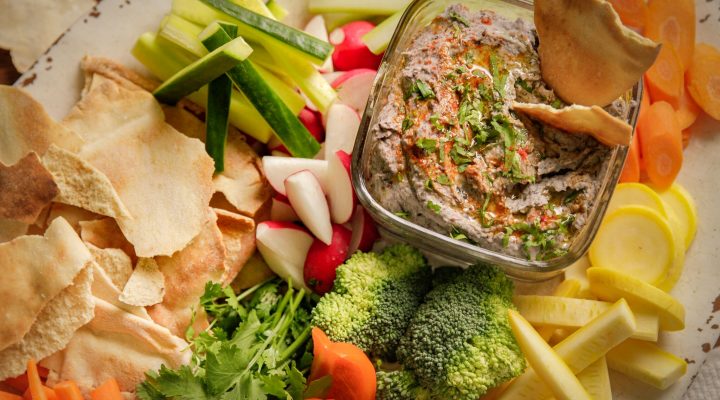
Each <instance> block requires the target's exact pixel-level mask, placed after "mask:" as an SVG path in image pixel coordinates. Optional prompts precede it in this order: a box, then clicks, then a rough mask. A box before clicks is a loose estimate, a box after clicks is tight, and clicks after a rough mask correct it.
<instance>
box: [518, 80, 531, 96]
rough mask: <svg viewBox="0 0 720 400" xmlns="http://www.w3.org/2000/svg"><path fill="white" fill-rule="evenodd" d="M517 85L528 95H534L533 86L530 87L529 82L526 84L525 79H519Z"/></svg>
mask: <svg viewBox="0 0 720 400" xmlns="http://www.w3.org/2000/svg"><path fill="white" fill-rule="evenodd" d="M515 83H517V84H518V86H520V87H521V88H523V89H524V90H525V91H526V92H528V93H532V92H533V88H532V86H530V85H529V84H528V83H527V82H525V81H524V80H523V79H518V80H517V81H515Z"/></svg>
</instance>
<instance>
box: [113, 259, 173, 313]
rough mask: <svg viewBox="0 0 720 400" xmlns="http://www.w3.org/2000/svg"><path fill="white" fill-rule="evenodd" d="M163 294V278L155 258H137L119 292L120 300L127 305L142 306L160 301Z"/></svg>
mask: <svg viewBox="0 0 720 400" xmlns="http://www.w3.org/2000/svg"><path fill="white" fill-rule="evenodd" d="M164 296H165V278H164V277H163V274H162V273H161V272H160V269H159V268H158V265H157V263H156V262H155V260H154V259H152V258H141V259H139V260H138V263H137V265H136V266H135V270H133V273H132V275H130V279H128V281H127V283H126V284H125V287H124V288H123V291H122V293H121V294H120V301H122V302H123V303H125V304H127V305H131V306H140V307H144V306H151V305H153V304H158V303H160V302H161V301H162V300H163V297H164Z"/></svg>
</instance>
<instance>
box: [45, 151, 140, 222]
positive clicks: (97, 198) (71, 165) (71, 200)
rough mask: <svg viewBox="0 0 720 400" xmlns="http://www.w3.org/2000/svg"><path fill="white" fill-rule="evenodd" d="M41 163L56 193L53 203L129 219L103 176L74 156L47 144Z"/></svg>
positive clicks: (127, 213)
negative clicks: (51, 180) (54, 184)
mask: <svg viewBox="0 0 720 400" xmlns="http://www.w3.org/2000/svg"><path fill="white" fill-rule="evenodd" d="M43 164H44V165H45V168H47V169H48V171H50V173H51V174H52V177H53V180H54V181H55V183H56V184H57V185H58V188H59V190H60V193H59V194H58V196H57V198H56V199H55V201H56V202H58V203H64V204H69V205H72V206H77V207H80V208H83V209H85V210H88V211H92V212H94V213H96V214H101V215H107V216H108V217H113V218H119V217H124V218H132V216H131V215H130V212H129V211H128V210H127V209H126V208H125V205H123V203H122V201H121V200H120V198H119V197H118V194H117V193H116V192H115V189H114V188H113V186H112V184H111V183H110V180H109V179H108V178H107V176H105V174H103V173H102V172H100V171H98V170H97V169H95V168H94V167H93V166H92V165H90V164H88V163H87V162H85V161H84V160H82V159H80V158H79V157H78V156H76V155H75V154H73V153H70V152H69V151H67V150H63V149H61V148H59V147H57V146H55V145H51V146H50V148H48V150H47V152H45V155H44V156H43Z"/></svg>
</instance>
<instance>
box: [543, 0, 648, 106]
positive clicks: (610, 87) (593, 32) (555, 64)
mask: <svg viewBox="0 0 720 400" xmlns="http://www.w3.org/2000/svg"><path fill="white" fill-rule="evenodd" d="M535 27H536V29H537V33H538V37H539V39H540V48H539V53H540V69H541V72H542V77H543V80H545V82H547V83H548V85H550V87H551V88H552V89H553V90H554V91H555V93H556V94H557V95H559V96H560V97H561V98H562V99H563V100H565V101H566V102H568V103H576V104H582V105H588V106H591V105H598V106H605V105H607V104H610V103H611V102H612V101H613V100H615V99H617V98H618V97H620V96H621V95H622V94H624V93H625V92H627V91H628V90H629V89H630V88H632V86H633V85H634V84H636V83H637V82H638V81H639V80H640V78H641V77H642V75H643V73H644V72H645V71H646V70H647V69H648V68H650V66H651V65H652V63H653V62H654V61H655V57H656V56H657V54H658V52H659V51H660V47H659V45H658V44H657V43H655V42H653V41H651V40H650V39H646V38H644V37H642V36H641V35H639V34H637V33H636V32H634V31H632V30H631V29H629V28H627V27H625V26H623V24H622V22H621V21H620V17H618V15H617V14H616V13H615V11H614V10H613V8H612V5H611V4H610V3H609V2H607V1H604V0H536V1H535Z"/></svg>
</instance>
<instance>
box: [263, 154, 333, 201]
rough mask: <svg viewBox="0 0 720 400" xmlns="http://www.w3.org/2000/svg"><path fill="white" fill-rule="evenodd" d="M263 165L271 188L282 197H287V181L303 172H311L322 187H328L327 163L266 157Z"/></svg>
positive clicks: (306, 159)
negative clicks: (288, 178) (326, 182)
mask: <svg viewBox="0 0 720 400" xmlns="http://www.w3.org/2000/svg"><path fill="white" fill-rule="evenodd" d="M262 163H263V171H264V172H265V177H266V178H267V180H268V182H270V186H272V187H273V189H275V191H276V192H278V193H280V194H282V195H287V193H286V192H285V179H287V177H288V176H290V175H292V174H294V173H296V172H299V171H303V170H308V171H311V172H312V173H313V174H314V175H315V176H316V177H317V179H318V180H319V181H320V185H321V187H323V188H326V187H327V185H326V184H325V181H326V177H327V161H324V160H313V159H310V158H294V157H277V156H265V157H263V159H262ZM323 190H324V189H323Z"/></svg>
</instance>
